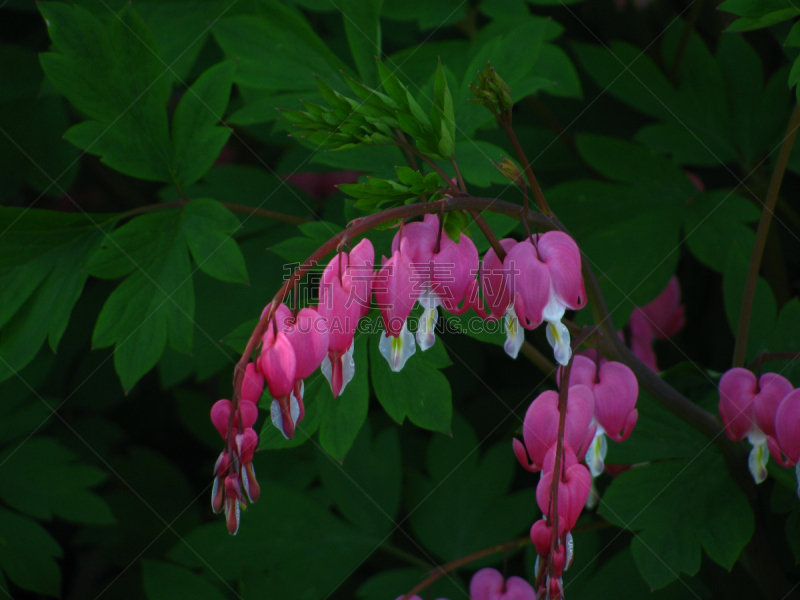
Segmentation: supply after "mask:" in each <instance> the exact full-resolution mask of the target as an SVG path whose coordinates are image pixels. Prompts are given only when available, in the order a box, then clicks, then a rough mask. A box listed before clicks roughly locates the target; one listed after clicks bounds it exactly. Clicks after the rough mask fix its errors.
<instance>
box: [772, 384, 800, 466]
mask: <svg viewBox="0 0 800 600" xmlns="http://www.w3.org/2000/svg"><path fill="white" fill-rule="evenodd" d="M775 437H776V438H777V440H778V444H779V446H780V449H781V450H782V451H783V453H784V454H785V455H786V457H787V458H788V459H789V461H788V464H789V465H794V464H796V463H797V462H798V461H800V390H794V391H793V392H792V393H790V394H788V395H787V396H786V397H785V398H784V399H783V400H782V401H781V405H780V406H779V407H778V412H777V413H776V414H775Z"/></svg>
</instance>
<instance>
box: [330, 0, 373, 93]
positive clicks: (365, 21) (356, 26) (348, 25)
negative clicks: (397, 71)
mask: <svg viewBox="0 0 800 600" xmlns="http://www.w3.org/2000/svg"><path fill="white" fill-rule="evenodd" d="M382 5H383V0H344V1H343V2H342V3H341V5H340V9H341V10H340V12H341V13H342V17H343V19H344V30H345V32H346V33H347V42H348V44H349V45H350V52H352V53H353V59H354V60H355V63H356V67H358V73H359V75H361V81H363V82H364V83H365V84H366V85H368V86H370V87H376V86H377V85H378V68H377V65H376V63H375V57H376V56H378V57H379V56H383V51H382V50H381V22H380V14H381V6H382Z"/></svg>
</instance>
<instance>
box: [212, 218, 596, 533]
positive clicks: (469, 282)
mask: <svg viewBox="0 0 800 600" xmlns="http://www.w3.org/2000/svg"><path fill="white" fill-rule="evenodd" d="M501 244H502V246H503V248H504V249H505V251H506V255H505V257H504V260H503V261H502V262H501V261H500V260H499V258H498V256H497V254H496V253H495V251H494V250H490V251H488V252H487V253H486V256H485V257H484V259H483V265H482V267H481V264H480V257H479V255H478V250H477V248H476V247H475V244H474V243H473V242H472V240H471V239H470V238H469V237H468V236H466V235H464V234H463V233H462V234H460V236H459V239H458V241H454V240H452V239H451V238H450V237H449V236H447V235H443V223H442V222H441V221H440V219H439V217H437V216H435V215H427V216H426V217H425V218H424V220H423V221H417V222H412V223H408V224H405V225H403V226H401V227H400V229H399V230H398V232H397V234H396V235H395V236H394V239H393V241H392V255H391V257H389V258H386V257H383V259H382V261H381V267H380V269H378V270H377V271H376V270H375V267H374V264H373V263H374V259H375V251H374V249H373V246H372V244H371V242H370V241H369V240H367V239H363V240H361V242H359V243H358V244H357V245H356V246H355V247H353V249H352V250H351V251H350V252H338V253H337V254H336V255H335V256H334V257H333V258H332V259H331V261H330V262H329V263H328V265H327V266H326V267H325V269H324V271H323V273H322V277H321V281H320V286H319V302H318V304H317V306H310V307H306V308H303V309H301V310H299V311H297V312H296V313H295V312H293V311H292V310H290V309H289V308H288V307H287V306H286V305H284V304H282V303H277V302H273V303H271V304H269V305H267V307H266V308H265V309H264V312H263V313H262V321H264V320H265V319H268V320H267V322H266V328H265V329H264V333H263V335H262V336H261V340H260V353H259V355H258V357H257V359H256V360H255V361H254V362H252V363H250V364H248V365H247V369H246V374H245V379H244V385H243V387H242V390H241V401H240V402H239V403H238V404H236V403H234V404H232V403H231V402H230V401H229V400H220V401H219V402H217V403H216V404H215V405H214V407H213V409H212V411H211V419H212V422H213V423H214V425H215V426H216V427H217V429H218V430H219V432H220V435H222V438H223V439H224V440H225V441H226V444H227V445H226V450H225V451H224V452H223V453H222V454H221V455H220V459H219V461H217V465H216V467H215V471H214V473H215V487H214V493H213V505H214V509H215V510H216V511H220V510H222V509H223V508H224V510H225V513H226V515H227V518H228V529H229V530H230V531H231V533H235V532H236V530H237V529H238V523H239V510H240V507H243V506H245V500H246V499H247V500H250V501H251V502H252V501H254V500H255V498H256V497H257V496H258V484H257V483H256V482H255V473H254V472H253V468H252V458H253V451H254V450H255V448H256V444H257V441H258V438H257V436H256V434H255V431H254V430H253V429H252V427H253V425H254V424H255V421H256V418H257V416H258V409H257V406H256V404H257V402H258V399H259V397H260V395H261V392H262V391H263V388H264V385H265V382H266V386H267V388H268V389H269V392H270V394H271V395H272V398H273V400H272V404H271V406H270V417H271V420H272V423H273V424H274V425H275V427H276V428H277V429H278V430H279V431H280V432H281V433H282V434H283V435H284V437H286V438H287V439H289V438H292V436H293V435H294V433H295V430H296V428H297V425H298V423H300V422H301V421H302V420H303V416H304V414H305V407H304V404H303V394H304V391H305V386H304V383H303V381H304V380H305V379H306V378H307V377H309V376H310V375H311V374H312V373H313V372H314V371H315V370H316V369H317V368H318V367H319V368H320V370H321V371H322V374H323V375H324V376H325V377H326V378H327V380H328V382H329V383H330V386H331V391H332V393H333V396H334V397H337V396H339V395H340V394H341V393H342V392H344V390H345V388H346V387H347V384H348V383H349V382H350V381H351V380H352V378H353V375H354V373H355V368H356V366H355V361H354V359H353V351H354V342H355V333H356V331H357V328H358V323H359V321H360V320H361V319H362V318H364V317H365V316H367V314H368V313H369V310H370V306H371V303H372V296H373V294H374V296H375V300H376V304H377V307H378V308H379V309H380V312H381V317H382V321H383V326H384V333H383V334H382V336H381V340H380V343H379V348H380V352H381V354H382V355H383V356H384V357H385V358H386V360H387V361H388V362H389V365H390V367H391V368H392V370H394V371H400V370H401V369H402V368H403V366H404V365H405V363H406V361H407V360H408V358H409V357H410V356H411V355H412V354H413V353H414V351H415V349H416V346H417V345H419V347H420V349H421V350H423V351H424V350H427V349H428V348H430V347H431V346H433V344H434V343H435V341H436V338H435V326H436V322H437V318H438V314H437V311H438V309H439V307H442V308H443V309H444V310H447V311H449V312H450V313H453V314H462V313H464V312H465V311H467V310H468V309H470V308H474V309H475V310H476V312H478V314H479V315H480V316H481V317H482V318H484V319H489V320H498V319H500V318H505V319H506V324H507V335H508V339H509V341H508V343H507V344H506V351H507V352H508V353H509V354H510V355H511V356H513V357H516V355H517V353H518V352H519V348H520V346H521V345H522V342H523V341H524V337H523V331H522V329H523V328H525V329H533V328H535V327H537V326H538V325H540V324H541V323H542V321H547V322H548V329H547V338H548V340H549V341H550V343H551V345H552V346H553V348H554V350H555V357H556V360H557V361H558V362H559V363H561V364H567V363H568V362H569V360H570V357H571V349H570V345H569V332H568V331H567V329H566V327H565V326H564V325H563V324H562V323H561V318H562V317H563V315H564V312H565V311H566V310H567V309H578V308H581V307H582V306H583V305H584V304H585V302H586V297H585V292H584V286H583V277H582V275H581V270H580V265H581V257H580V251H579V250H578V247H577V245H576V244H575V242H574V241H573V240H572V238H570V237H569V236H568V235H566V234H565V233H562V232H558V231H554V232H548V233H545V234H541V235H534V236H528V237H527V238H526V239H525V240H524V241H522V242H516V241H514V240H511V239H505V240H502V242H501ZM481 293H482V296H483V298H484V299H485V305H484V301H483V300H482V299H481ZM417 303H419V304H420V306H421V307H422V309H423V315H422V318H421V319H420V320H419V325H418V327H417V330H416V332H415V334H416V335H414V334H413V333H411V332H410V331H409V329H408V318H409V316H410V314H411V311H412V310H413V309H414V307H415V305H416V304H417ZM487 309H488V311H487ZM570 393H572V392H570ZM577 393H578V394H580V392H577ZM586 393H588V394H589V396H591V392H589V391H588V390H587V392H586ZM575 402H578V401H575ZM592 402H593V401H592V400H591V398H590V403H592ZM573 404H575V403H573ZM551 408H552V410H553V411H555V412H554V413H551V416H552V414H555V419H556V422H557V420H558V408H557V402H556V403H553V404H552V407H551ZM572 410H573V411H574V410H575V409H572ZM592 411H593V408H592V407H591V406H589V407H588V408H585V409H584V413H585V415H586V416H587V418H588V420H589V421H592V414H593V412H592ZM232 413H233V414H232ZM586 425H587V426H588V423H587V424H586ZM596 428H597V427H596V425H594V424H593V425H592V435H591V436H589V439H588V440H582V439H581V440H577V441H576V440H571V444H572V447H574V448H576V449H577V450H578V452H580V453H581V460H582V459H583V454H585V452H586V448H587V447H588V443H589V441H591V439H593V438H592V436H593V435H594V431H595V430H596ZM553 435H555V429H554V430H553ZM527 440H528V438H527V437H526V441H527ZM550 446H552V442H551V443H550V444H549V445H548V446H547V447H546V448H544V449H543V452H542V453H541V454H542V456H541V457H540V458H539V459H538V460H539V463H540V464H543V462H542V461H545V454H547V451H548V449H549V447H550ZM570 452H571V451H570ZM550 462H551V463H552V460H551V461H550ZM573 462H577V459H576V460H574V461H573ZM538 468H541V467H538ZM581 468H584V467H581ZM584 469H585V468H584ZM550 470H551V471H552V466H551V468H550ZM566 497H567V496H566V495H565V496H564V498H566ZM583 502H585V498H584V500H583V501H582V502H581V503H580V504H581V506H582V504H583ZM573 512H575V515H576V517H575V518H577V514H578V513H580V508H578V510H577V511H573ZM573 524H574V523H573Z"/></svg>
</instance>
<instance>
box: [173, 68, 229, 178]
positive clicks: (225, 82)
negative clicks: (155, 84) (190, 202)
mask: <svg viewBox="0 0 800 600" xmlns="http://www.w3.org/2000/svg"><path fill="white" fill-rule="evenodd" d="M235 70H236V63H234V62H233V61H228V62H223V63H219V64H217V65H214V66H213V67H211V68H210V69H208V70H207V71H206V72H205V73H203V74H202V75H201V76H200V77H198V79H197V81H196V82H195V83H194V84H193V85H192V87H190V88H189V89H188V90H186V92H185V93H184V95H183V98H181V101H180V102H179V103H178V107H177V108H176V109H175V116H174V117H173V119H172V145H173V149H174V157H175V158H174V164H173V172H174V177H175V181H176V183H177V184H178V185H179V186H181V187H185V186H187V185H189V184H192V183H194V182H195V181H197V180H198V179H199V178H200V177H202V176H203V175H204V174H205V172H206V171H208V169H210V168H211V165H213V164H214V161H215V160H216V159H217V157H218V156H219V153H220V151H221V150H222V147H223V146H224V145H225V142H227V141H228V137H229V136H230V133H231V131H230V129H228V128H227V127H220V126H218V125H217V123H219V121H220V120H221V119H222V117H223V116H224V115H225V109H226V107H227V106H228V99H229V98H230V93H231V85H232V84H233V74H234V72H235Z"/></svg>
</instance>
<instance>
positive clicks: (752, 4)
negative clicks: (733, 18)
mask: <svg viewBox="0 0 800 600" xmlns="http://www.w3.org/2000/svg"><path fill="white" fill-rule="evenodd" d="M792 6H793V5H792V3H791V2H789V1H788V0H725V2H723V3H722V4H720V5H719V9H720V10H724V11H727V12H729V13H733V14H735V15H738V16H740V17H752V18H755V17H763V16H764V15H767V14H770V13H773V12H775V11H779V10H783V9H786V8H791V7H792Z"/></svg>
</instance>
